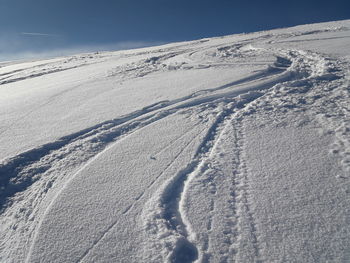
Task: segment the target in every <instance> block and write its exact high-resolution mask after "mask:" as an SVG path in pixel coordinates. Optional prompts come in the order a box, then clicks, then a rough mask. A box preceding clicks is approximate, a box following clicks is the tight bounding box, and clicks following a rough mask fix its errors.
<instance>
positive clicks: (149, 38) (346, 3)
mask: <svg viewBox="0 0 350 263" xmlns="http://www.w3.org/2000/svg"><path fill="white" fill-rule="evenodd" d="M342 19H350V0H331V1H330V0H327V1H325V0H260V1H257V0H242V1H241V0H237V1H235V0H210V1H209V0H192V1H191V0H0V61H1V60H6V59H14V58H18V59H20V58H28V57H37V56H52V55H64V54H69V53H76V52H84V51H95V50H116V49H126V48H134V47H140V46H148V45H155V44H161V43H167V42H174V41H182V40H193V39H199V38H203V37H212V36H221V35H228V34H234V33H242V32H253V31H259V30H266V29H272V28H278V27H287V26H293V25H298V24H306V23H314V22H326V21H333V20H342Z"/></svg>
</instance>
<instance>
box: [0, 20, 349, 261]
mask: <svg viewBox="0 0 350 263" xmlns="http://www.w3.org/2000/svg"><path fill="white" fill-rule="evenodd" d="M349 90H350V20H345V21H338V22H329V23H320V24H312V25H303V26H297V27H292V28H285V29H277V30H271V31H263V32H257V33H250V34H239V35H232V36H225V37H218V38H210V39H202V40H198V41H190V42H181V43H173V44H168V45H163V46H158V47H151V48H143V49H137V50H127V51H118V52H103V53H89V54H80V55H75V56H70V57H61V58H55V59H50V60H41V61H33V62H25V63H19V62H6V63H1V64H0V145H1V152H0V236H1V237H2V238H1V239H0V262H9V263H12V262H13V263H15V262H16V263H17V262H26V263H31V262H75V263H80V262H177V263H180V262H181V263H187V262H350V136H349V135H350V116H349V112H350V109H349V107H350V97H349Z"/></svg>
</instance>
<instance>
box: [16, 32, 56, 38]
mask: <svg viewBox="0 0 350 263" xmlns="http://www.w3.org/2000/svg"><path fill="white" fill-rule="evenodd" d="M20 35H22V36H34V37H60V35H57V34H45V33H36V32H21V33H20Z"/></svg>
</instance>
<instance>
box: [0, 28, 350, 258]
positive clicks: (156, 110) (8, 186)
mask: <svg viewBox="0 0 350 263" xmlns="http://www.w3.org/2000/svg"><path fill="white" fill-rule="evenodd" d="M338 30H342V29H338ZM325 32H327V31H325ZM313 33H315V32H306V33H303V34H299V35H305V34H313ZM297 35H298V34H295V35H293V36H288V37H294V36H297ZM269 36H270V35H265V36H260V37H258V38H257V39H267V38H268V37H269ZM279 37H280V38H282V36H281V35H280V36H279ZM247 42H248V43H249V44H250V43H252V40H251V39H249V41H247ZM275 42H276V41H275ZM222 46H223V47H221V49H219V48H218V50H219V51H221V52H225V56H226V55H227V56H230V53H229V52H231V51H232V49H236V48H241V47H243V46H246V45H245V44H241V45H240V46H238V47H237V46H232V45H229V46H227V45H226V44H225V45H222ZM175 48H178V47H175ZM210 48H212V47H210ZM169 50H171V49H168V50H167V52H169ZM204 50H205V48H204ZM158 52H159V51H158ZM196 52H200V51H189V50H188V49H186V50H183V51H180V52H170V53H167V54H161V55H159V56H153V57H150V58H148V59H145V60H142V61H143V62H142V63H141V65H136V66H135V67H133V68H132V67H131V66H127V67H126V68H125V67H124V68H117V69H114V71H113V72H110V73H109V74H110V75H109V76H115V75H116V74H118V75H119V74H123V76H124V77H125V76H126V77H131V78H135V77H143V76H145V75H147V74H150V73H153V72H157V71H159V69H160V68H164V67H165V66H164V65H162V66H160V65H161V63H164V62H165V61H166V60H168V59H170V58H174V57H175V56H179V55H184V54H187V55H188V57H192V56H193V55H194V54H195V53H196ZM202 52H203V50H202ZM265 52H272V53H274V54H276V62H275V63H274V64H273V65H272V67H270V68H268V69H267V70H263V71H261V72H258V73H255V74H252V75H250V76H248V77H245V78H242V79H240V80H236V81H233V82H230V83H227V84H225V85H222V86H219V87H215V88H212V89H205V90H201V91H197V92H195V93H193V94H190V95H188V96H185V97H182V98H179V99H175V100H172V101H160V102H157V103H154V104H151V105H149V106H147V107H144V108H142V109H141V110H138V111H135V112H133V113H130V114H128V115H126V116H122V117H119V118H116V119H113V120H109V121H105V122H102V123H100V124H98V125H95V126H93V127H90V128H87V129H84V130H82V131H79V132H77V133H74V134H71V135H68V136H65V137H62V138H60V139H58V140H57V141H55V142H52V143H48V144H45V145H42V146H41V147H38V148H36V149H32V150H29V151H27V152H24V153H21V154H19V155H17V156H15V157H12V158H10V159H8V160H5V161H3V162H2V164H0V173H1V174H2V175H6V176H5V177H3V178H1V181H0V183H1V185H0V189H1V192H0V211H1V213H4V212H5V211H6V209H7V208H9V207H11V205H12V203H11V198H12V197H14V196H16V195H17V194H25V191H26V190H27V189H28V188H30V187H32V185H33V184H38V183H39V182H40V183H41V184H43V185H44V184H45V182H46V183H47V187H48V188H47V189H44V192H46V191H48V189H49V188H51V187H52V185H53V183H54V182H55V180H56V179H57V178H55V176H51V178H50V173H53V174H55V173H57V174H59V170H56V171H55V169H59V166H58V167H55V165H56V164H57V162H58V161H60V162H61V161H62V159H66V160H69V158H70V157H74V155H76V153H77V152H81V156H80V157H79V158H80V160H75V162H73V164H71V165H72V166H73V167H78V166H82V165H83V164H84V163H86V162H87V161H88V160H91V159H92V157H94V156H96V155H97V154H98V153H101V152H102V151H103V150H104V149H106V147H107V146H109V145H110V144H111V143H115V142H116V141H118V140H119V139H121V138H123V137H125V136H128V135H130V134H132V133H134V132H136V131H138V130H139V129H141V128H143V127H146V126H147V125H149V124H152V123H154V122H157V121H158V120H160V119H163V118H165V117H168V116H171V115H172V114H175V113H177V112H179V111H181V110H188V109H191V108H194V107H198V106H200V105H214V106H217V107H218V105H221V106H220V107H222V109H221V112H220V113H219V114H218V115H217V117H216V119H215V120H214V122H213V123H212V125H211V126H210V128H207V127H206V128H205V129H208V130H207V132H206V135H205V136H204V138H203V141H202V142H201V143H200V145H199V147H198V149H197V151H196V153H195V155H194V159H193V161H192V162H190V163H189V164H188V165H187V166H186V167H185V168H184V169H182V170H181V171H180V172H179V173H177V174H176V175H175V176H174V177H173V178H171V180H170V181H168V182H167V184H166V185H165V186H163V190H162V192H160V193H157V194H159V197H158V199H157V200H158V202H159V203H158V204H157V206H159V207H162V209H163V210H162V219H164V221H165V222H167V223H166V224H167V225H166V228H168V229H171V230H172V231H174V233H176V234H173V235H175V236H176V243H175V244H174V247H173V250H172V252H171V255H170V261H171V262H184V263H185V262H194V261H196V260H197V259H198V258H199V257H200V256H202V257H203V258H202V260H203V261H206V258H205V256H206V255H207V254H208V248H209V246H210V238H209V237H208V240H207V243H206V244H205V245H204V247H203V249H201V248H200V247H198V246H197V241H196V238H195V237H196V233H194V232H192V229H191V225H190V223H189V222H190V221H189V220H188V218H189V217H190V216H191V215H190V214H186V213H185V212H184V210H183V208H182V207H181V206H182V202H183V200H184V198H185V196H186V188H187V187H189V185H190V182H191V180H192V179H193V178H194V177H195V176H197V175H198V173H199V172H203V169H205V165H204V164H205V163H206V162H207V161H208V160H209V159H208V156H210V153H211V151H213V150H214V149H215V144H216V143H217V141H218V138H219V137H220V135H221V132H222V130H223V129H224V127H225V126H226V125H228V123H231V125H233V127H234V138H235V149H234V152H233V159H232V163H233V167H235V169H234V170H233V171H232V186H231V189H232V191H231V195H230V197H229V199H230V204H231V208H232V215H233V217H232V218H230V219H229V221H228V222H227V223H228V224H230V225H231V227H232V232H229V233H227V235H228V236H229V239H230V240H231V245H230V253H231V254H233V255H235V256H237V253H238V250H239V245H240V244H239V240H240V238H239V236H240V235H241V234H242V232H241V231H243V230H242V229H241V227H242V225H243V224H247V225H248V228H249V230H248V231H249V240H250V242H251V246H252V253H253V255H252V256H253V258H252V260H253V261H254V262H260V257H261V255H260V250H259V243H258V240H259V235H258V230H257V227H256V224H255V219H254V211H253V209H252V208H251V205H252V204H251V197H250V191H249V189H250V185H249V184H250V182H249V178H248V168H247V164H246V161H245V157H244V133H243V131H242V127H241V125H240V123H239V119H240V117H237V116H239V115H240V114H241V115H242V116H244V114H249V107H250V105H249V104H254V102H255V101H256V100H258V99H259V98H262V97H264V96H266V94H267V93H264V92H261V91H262V90H265V89H269V90H274V91H273V92H275V94H276V92H278V91H279V90H281V89H283V88H284V87H286V86H290V87H292V88H293V87H295V88H298V87H301V86H305V87H306V88H305V89H306V90H304V91H303V93H306V92H308V91H309V90H310V89H311V87H312V85H314V84H315V82H318V83H321V82H323V81H331V82H332V81H337V80H339V79H340V78H342V77H344V76H342V75H341V73H339V71H341V69H340V68H339V67H337V66H336V65H335V63H332V62H331V60H330V59H327V58H324V57H323V56H322V55H321V54H317V53H312V52H305V51H298V50H282V49H274V50H265ZM148 54H149V53H148ZM83 65H86V64H82V65H79V66H83ZM40 66H44V65H40ZM76 67H78V66H72V67H67V68H62V69H54V70H51V71H44V72H41V73H35V74H29V75H28V76H23V77H17V78H12V79H8V78H11V77H13V75H11V74H17V73H21V72H23V71H25V70H27V69H19V70H14V71H12V72H7V73H2V74H1V75H0V76H1V77H4V78H2V79H0V85H1V84H7V83H10V82H15V81H20V80H23V79H28V78H33V77H39V76H42V75H44V74H50V73H55V72H59V71H63V70H69V69H73V68H76ZM128 67H129V68H128ZM179 68H180V67H179ZM179 68H177V69H179ZM166 69H167V70H170V69H171V70H173V69H174V68H171V67H168V66H167V67H166ZM129 71H130V72H131V74H130V75H129V74H128V73H126V72H129ZM9 75H11V76H9ZM347 81H348V80H347ZM261 82H262V83H261ZM348 82H349V81H348ZM348 82H346V83H344V84H343V85H348ZM240 85H248V87H247V88H246V89H243V90H242V91H235V90H230V89H231V88H232V87H234V86H240ZM270 88H272V89H270ZM223 90H229V91H228V92H225V93H222V92H221V91H223ZM256 90H257V91H258V92H254V91H256ZM276 90H277V91H276ZM282 91H283V90H282ZM286 92H288V91H286ZM289 92H290V91H289ZM335 99H336V97H335V98H334V100H335ZM50 102H51V100H50V101H49V102H47V103H46V104H48V103H50ZM334 103H337V101H335V102H334ZM222 105H224V106H222ZM338 108H341V109H342V111H343V113H342V114H348V112H349V110H348V109H347V107H346V105H345V106H343V105H339V103H338ZM247 109H248V110H247ZM317 114H318V115H317V116H318V118H319V119H318V120H319V122H320V123H321V124H322V125H323V126H327V125H329V124H330V123H331V124H332V125H333V126H337V127H339V128H338V129H337V130H336V135H337V136H336V137H337V139H338V144H337V145H338V146H337V147H338V148H335V149H333V151H334V152H335V153H338V154H343V155H344V156H346V151H345V150H343V148H344V147H343V148H342V146H344V144H345V146H347V145H348V139H347V137H346V131H345V132H344V129H345V128H344V127H346V124H344V123H339V122H337V121H335V120H334V119H330V118H328V117H327V116H325V113H317ZM24 117H25V116H24ZM333 126H332V127H333ZM192 129H193V128H192ZM192 129H189V130H187V131H186V132H185V133H184V134H182V135H181V136H179V137H178V138H175V139H174V140H173V141H171V142H169V144H168V146H166V147H165V148H163V149H162V150H160V151H159V152H157V153H155V154H154V156H152V157H151V158H156V157H157V155H158V154H161V153H162V152H163V151H165V150H166V149H167V148H169V147H171V145H173V144H174V143H176V142H177V141H178V140H181V138H183V137H184V136H186V135H187V134H188V133H190V132H191V131H192ZM345 130H346V129H345ZM204 131H205V130H202V132H204ZM195 138H196V135H195V136H194V137H193V138H192V139H191V140H190V141H189V142H188V143H187V145H185V146H184V148H182V149H181V150H180V151H179V152H178V153H177V155H176V156H175V157H174V159H172V160H171V161H170V162H169V163H168V165H167V166H166V167H165V169H164V170H163V171H162V172H161V173H159V174H158V175H157V176H156V178H155V179H154V180H153V181H152V182H150V184H149V185H147V186H146V188H145V190H144V191H143V192H142V193H141V194H140V195H139V196H137V197H136V198H135V201H134V202H133V203H132V204H131V205H130V206H128V207H127V208H125V210H124V211H123V213H122V214H123V215H125V214H128V213H129V211H130V210H131V209H132V208H133V207H134V206H135V205H136V204H137V202H139V200H141V199H142V197H143V196H144V195H145V193H146V192H147V191H148V190H149V189H150V188H151V187H152V186H153V185H154V184H155V183H156V182H157V181H158V180H159V178H161V177H162V176H163V174H164V173H165V172H166V171H167V170H168V169H169V168H170V167H171V166H172V165H173V163H174V162H175V161H176V160H177V158H178V157H179V156H180V155H181V153H182V152H183V151H185V149H186V148H187V147H188V146H189V145H190V144H191V143H192V142H193V140H194V139H195ZM86 152H87V153H86ZM78 156H79V155H78ZM344 158H345V157H344ZM344 160H346V159H344ZM209 161H210V160H209ZM343 166H344V170H345V171H348V170H349V167H350V165H349V164H348V162H347V161H343ZM82 167H83V166H82ZM73 176H74V175H73ZM45 177H47V178H45ZM71 178H72V176H71V177H70V178H69V179H65V180H70V179H71ZM41 181H43V182H41ZM212 187H213V191H212V193H213V197H211V199H210V200H209V202H210V204H211V205H210V206H211V209H210V211H209V214H210V216H209V220H208V223H207V230H208V231H209V232H210V231H211V230H212V220H213V218H212V216H213V215H214V214H215V208H216V204H215V194H216V190H215V185H214V186H212ZM37 194H38V196H37V198H39V202H40V198H43V196H42V194H43V193H37ZM53 201H54V199H53V200H51V202H53ZM119 220H120V218H117V219H116V220H115V221H114V222H113V223H112V224H111V225H110V226H108V227H107V228H106V230H105V231H104V232H103V233H102V235H101V236H100V237H98V238H96V240H95V241H94V243H93V245H92V246H91V247H90V248H88V249H87V250H86V251H85V252H84V253H83V255H82V256H81V257H80V258H79V259H78V260H77V261H76V262H77V263H78V262H81V261H83V260H84V259H85V258H86V257H87V256H88V255H89V253H90V251H92V250H93V249H94V248H95V247H96V246H97V245H98V243H99V242H100V241H101V240H103V238H104V237H105V236H106V234H107V233H108V232H109V231H110V230H111V229H112V228H113V227H114V226H115V225H117V224H118V222H119ZM155 224H157V223H156V222H155ZM233 234H234V235H233ZM232 235H233V237H232ZM158 242H161V240H158ZM207 260H209V258H207Z"/></svg>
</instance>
